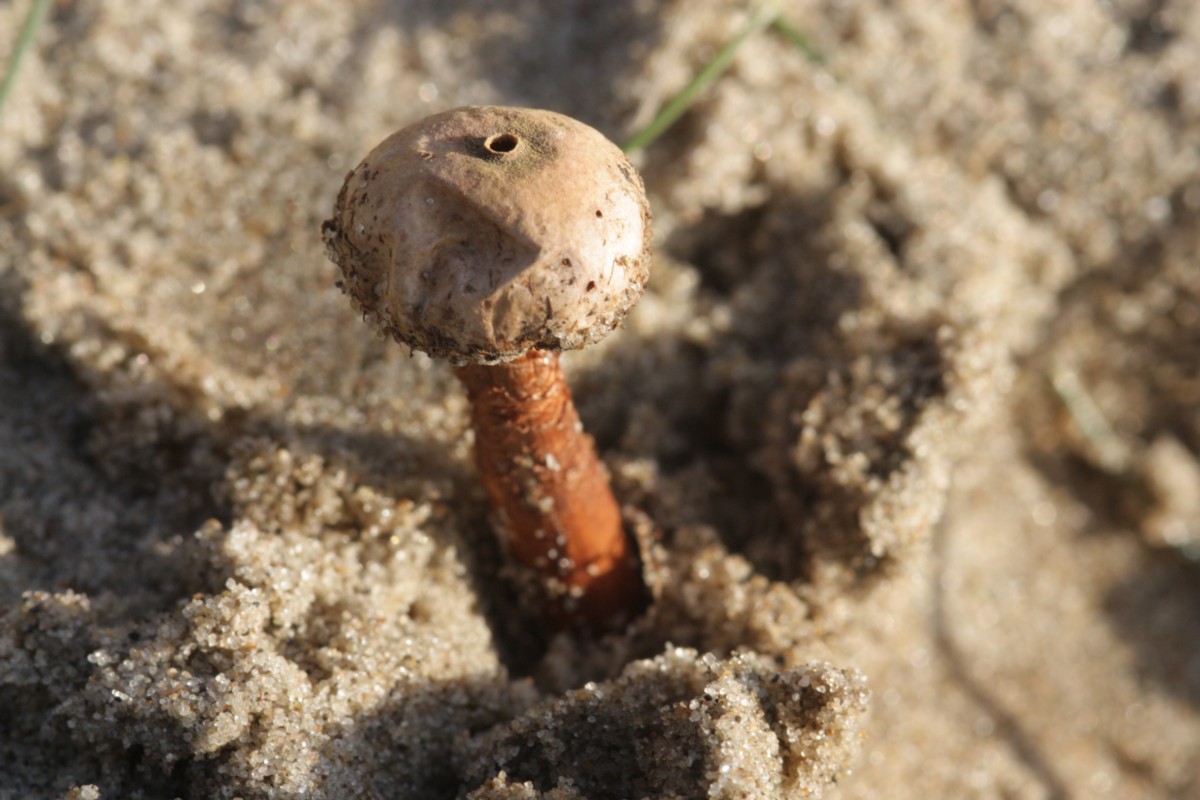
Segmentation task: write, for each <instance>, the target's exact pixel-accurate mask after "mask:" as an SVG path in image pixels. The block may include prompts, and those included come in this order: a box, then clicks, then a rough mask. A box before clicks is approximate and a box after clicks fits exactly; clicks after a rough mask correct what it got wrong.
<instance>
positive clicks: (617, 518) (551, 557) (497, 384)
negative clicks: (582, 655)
mask: <svg viewBox="0 0 1200 800" xmlns="http://www.w3.org/2000/svg"><path fill="white" fill-rule="evenodd" d="M456 373H457V375H458V377H459V379H460V380H461V381H462V383H463V385H464V386H465V387H466V390H467V396H468V399H469V400H470V403H471V424H472V427H473V428H474V430H475V462H476V464H477V466H478V469H479V474H480V476H481V477H482V480H483V485H484V488H485V490H486V492H487V496H488V500H489V502H490V504H491V507H492V510H493V511H494V513H495V515H496V517H497V519H498V520H499V524H500V529H501V531H502V535H503V537H504V540H505V542H506V544H507V547H508V550H509V553H510V554H511V556H512V558H513V559H514V560H515V561H517V562H518V563H520V564H522V565H524V566H526V567H528V568H529V569H531V570H533V572H534V573H535V574H536V575H538V576H540V578H541V581H540V583H541V584H542V589H543V591H544V592H545V593H546V594H547V595H548V596H549V598H550V600H551V603H552V616H553V617H554V618H555V619H556V621H558V622H559V623H560V624H565V625H568V626H573V627H578V626H580V625H582V626H584V627H588V628H592V629H605V628H611V627H613V626H614V625H615V624H618V623H621V622H624V621H627V620H628V619H629V617H630V616H631V615H633V614H634V613H636V612H638V611H640V610H641V608H642V606H643V605H644V602H645V601H644V591H643V586H642V580H641V575H640V572H639V567H638V562H637V559H636V557H635V555H634V550H633V547H632V546H631V545H630V542H629V539H628V537H627V535H626V533H625V529H624V526H623V525H622V524H621V511H620V507H619V506H618V505H617V501H616V498H615V497H613V493H612V489H611V488H610V487H609V483H608V474H607V471H606V470H605V468H604V465H603V463H602V462H601V461H600V459H599V457H598V456H597V455H596V449H595V446H594V444H593V441H592V438H591V437H590V436H588V435H587V434H586V433H584V432H583V426H582V425H581V424H580V421H579V414H578V413H577V412H576V410H575V404H574V402H573V401H572V399H571V390H570V389H569V388H568V387H567V383H566V381H565V380H564V378H563V373H562V370H561V369H560V368H559V363H558V353H553V352H548V351H545V350H536V349H535V350H530V351H529V352H528V353H526V354H525V355H524V356H521V357H520V358H517V359H515V360H513V361H509V362H506V363H502V364H495V365H482V364H470V365H467V366H462V367H458V368H457V369H456Z"/></svg>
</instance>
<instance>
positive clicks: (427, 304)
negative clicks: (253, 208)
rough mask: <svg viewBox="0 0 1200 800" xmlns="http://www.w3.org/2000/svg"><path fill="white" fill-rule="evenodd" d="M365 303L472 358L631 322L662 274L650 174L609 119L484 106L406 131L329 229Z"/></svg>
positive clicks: (510, 353)
mask: <svg viewBox="0 0 1200 800" xmlns="http://www.w3.org/2000/svg"><path fill="white" fill-rule="evenodd" d="M322 233H323V236H324V240H325V244H326V250H327V253H328V255H329V257H330V259H331V260H333V261H334V262H335V263H336V264H337V265H338V266H339V267H340V268H341V271H342V275H343V277H344V281H343V282H342V283H341V284H340V285H341V286H342V288H343V289H344V290H345V291H346V293H347V294H349V295H350V298H351V300H352V302H353V303H354V304H355V306H356V307H357V308H359V310H361V311H362V313H363V314H364V316H365V317H366V318H367V319H368V320H371V321H373V322H374V323H375V324H377V325H378V326H379V327H380V328H381V329H382V330H383V331H384V332H386V333H388V334H390V335H391V336H393V337H394V338H395V339H397V340H398V341H400V342H402V343H404V344H407V345H408V346H410V347H411V348H413V349H415V350H422V351H424V352H426V353H428V354H429V355H431V356H434V357H437V358H446V359H449V360H451V361H452V362H454V363H457V364H463V363H471V362H473V363H495V362H499V361H508V360H511V359H514V358H517V357H518V356H520V355H522V354H523V353H525V352H526V351H528V350H530V349H532V348H541V349H547V350H569V349H574V348H579V347H584V346H586V345H588V344H591V343H592V342H595V341H597V340H599V339H601V338H603V337H604V336H605V335H607V334H608V332H609V331H611V330H613V329H614V328H616V327H617V326H618V325H619V324H620V323H621V320H622V319H623V318H624V316H625V313H626V312H627V311H628V310H629V309H630V307H631V306H633V304H634V303H635V302H637V299H638V298H639V297H640V296H641V294H642V289H643V287H644V286H645V283H646V280H647V277H648V268H649V263H650V258H649V241H650V212H649V204H648V203H647V202H646V196H645V190H644V188H643V186H642V180H641V177H640V176H639V175H638V174H637V171H636V170H634V168H633V166H632V165H631V164H630V163H629V160H628V159H627V158H625V155H624V153H622V152H621V151H620V149H618V148H617V146H616V145H614V144H613V143H612V142H610V141H609V140H608V139H606V138H605V137H604V136H603V135H602V134H601V133H599V132H598V131H596V130H595V129H593V128H591V127H589V126H587V125H584V124H583V123H581V122H578V121H576V120H574V119H571V118H570V117H565V116H563V115H561V114H556V113H554V112H551V111H539V110H533V109H525V108H503V107H492V106H468V107H464V108H457V109H454V110H452V111H447V112H445V113H442V114H437V115H435V116H432V117H427V118H425V119H423V120H421V121H420V122H418V123H416V124H414V125H411V126H409V127H407V128H403V129H402V130H400V131H398V132H396V133H394V134H392V135H391V136H390V137H388V138H387V139H385V140H384V141H383V142H382V143H381V144H380V145H379V146H378V147H376V148H375V149H374V150H372V151H371V152H370V154H368V155H367V157H366V158H365V159H364V160H363V162H362V163H361V164H359V165H358V166H357V167H356V168H355V169H354V171H353V172H351V173H350V174H349V175H348V176H347V177H346V182H345V184H344V185H343V186H342V190H341V193H340V194H339V195H338V199H337V204H336V206H335V208H334V214H333V218H332V219H330V220H328V221H327V222H326V223H325V224H324V226H323V227H322Z"/></svg>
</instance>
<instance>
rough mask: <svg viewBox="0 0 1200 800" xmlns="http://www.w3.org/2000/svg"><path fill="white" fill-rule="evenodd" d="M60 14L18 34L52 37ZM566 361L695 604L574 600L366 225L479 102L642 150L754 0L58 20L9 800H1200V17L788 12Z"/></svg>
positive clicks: (10, 540)
mask: <svg viewBox="0 0 1200 800" xmlns="http://www.w3.org/2000/svg"><path fill="white" fill-rule="evenodd" d="M26 7H27V4H26V3H24V2H15V3H14V2H9V3H3V4H0V41H3V42H4V43H5V44H7V43H8V42H9V41H11V40H12V39H13V38H14V37H15V32H16V30H17V28H18V26H19V23H20V20H21V19H22V18H23V15H24V13H25V11H26ZM784 9H785V17H786V19H787V21H788V22H789V23H790V24H791V25H792V26H793V27H795V28H796V29H798V30H800V31H803V32H804V33H805V34H806V35H807V36H808V37H809V38H810V39H811V42H812V45H813V48H814V49H815V52H816V54H817V55H819V58H814V57H813V55H812V54H811V53H810V54H806V53H805V52H803V51H802V50H801V49H799V48H797V47H796V46H795V44H794V43H793V42H790V41H789V40H788V39H787V38H786V37H784V36H782V35H779V33H777V32H767V33H764V34H762V35H760V36H758V37H756V38H755V39H754V40H753V41H752V42H750V43H749V44H748V45H747V46H746V47H745V48H743V50H742V52H741V54H740V55H739V56H738V58H737V60H736V62H735V64H734V66H733V67H732V69H731V70H730V72H729V73H728V74H727V75H725V76H724V77H723V78H722V79H721V80H720V81H719V82H718V83H717V84H716V85H715V86H714V87H713V88H712V89H711V90H709V91H708V92H706V93H705V94H704V95H703V96H702V97H701V99H700V101H699V102H698V103H697V104H696V105H695V106H694V107H693V108H692V109H691V110H690V111H689V112H688V113H687V114H686V115H685V116H684V117H683V118H682V119H681V120H680V122H679V123H678V124H677V125H676V126H674V127H673V128H671V129H670V131H668V133H667V134H666V136H664V137H663V138H662V139H660V140H658V141H657V142H655V143H654V144H652V145H651V146H650V147H649V148H648V149H646V150H644V151H641V152H638V153H636V154H635V155H634V159H635V162H636V163H637V165H638V167H639V168H640V169H641V170H642V172H643V175H644V177H645V180H646V184H647V188H648V190H649V192H650V195H651V200H652V204H653V209H654V215H655V232H656V237H655V259H656V260H655V266H654V272H653V275H652V278H651V284H650V287H649V289H648V292H647V295H646V297H645V298H644V299H643V301H642V302H641V304H640V305H639V306H638V307H637V308H636V309H635V311H634V312H633V314H632V315H631V317H630V318H629V320H628V322H627V325H626V327H625V329H624V330H623V331H620V332H618V333H617V334H615V335H614V336H612V337H610V338H609V339H607V340H606V341H605V342H603V343H601V344H600V345H598V346H596V347H594V348H591V349H589V350H587V351H585V352H580V353H574V354H571V355H568V356H567V357H565V358H564V365H565V367H566V369H567V370H568V376H569V378H570V380H571V383H572V386H573V390H574V392H575V394H576V397H577V400H578V401H579V405H580V412H581V415H582V417H583V419H584V422H585V424H586V426H587V428H588V430H589V431H590V432H591V433H592V434H593V435H594V436H595V437H596V439H597V442H598V445H599V447H600V449H601V452H602V454H603V456H604V458H605V460H606V462H607V464H608V467H609V469H610V471H611V473H612V475H613V480H614V485H615V488H616V491H617V494H618V495H619V498H620V500H621V501H622V502H623V503H624V504H626V506H627V509H628V513H629V518H630V521H631V525H633V526H634V527H636V528H637V529H638V530H639V531H640V533H641V535H642V545H643V555H644V557H645V560H646V562H647V569H648V574H649V579H650V581H651V582H652V584H653V587H654V591H655V596H656V600H655V602H654V604H653V605H652V607H651V608H650V610H649V611H648V612H647V614H646V615H645V617H643V618H642V619H640V620H638V621H637V622H636V623H635V624H634V625H633V626H632V627H631V628H630V629H629V630H628V631H624V632H622V633H621V634H618V635H612V636H608V637H604V638H600V639H590V640H588V639H584V640H581V639H578V638H571V637H568V636H557V637H554V636H550V635H549V634H547V633H546V631H545V630H544V627H545V626H544V625H542V624H541V623H540V621H539V620H538V618H537V614H536V610H531V609H526V608H522V607H521V605H520V603H519V602H518V600H517V598H516V594H515V592H514V591H513V590H512V588H511V586H512V583H511V581H510V580H509V577H510V576H509V575H508V574H507V569H506V568H505V567H504V566H503V564H504V560H503V557H502V554H501V552H500V549H499V545H498V544H497V543H496V540H495V537H494V536H493V535H492V533H491V530H490V527H489V522H488V519H487V510H486V504H485V501H484V498H483V495H482V492H481V490H480V488H479V487H478V485H477V482H476V480H475V478H474V475H473V469H472V466H471V460H470V448H471V443H470V436H469V435H468V432H467V423H466V408H465V400H464V398H463V396H462V392H461V389H460V387H459V386H458V385H457V383H456V382H455V381H454V378H453V376H452V374H451V372H450V370H449V368H448V367H447V366H446V365H445V364H442V363H438V362H435V361H432V360H430V359H427V358H425V357H423V356H420V355H417V356H414V357H410V356H409V355H408V354H407V353H406V352H404V351H403V350H402V349H401V348H399V347H397V346H396V345H394V344H392V343H388V342H383V341H380V340H378V339H376V338H374V337H373V336H372V335H371V333H370V332H369V331H368V330H367V328H366V327H365V326H363V325H362V324H361V322H360V321H359V320H357V319H356V318H355V315H354V313H353V312H352V311H351V309H350V307H349V304H348V303H347V302H346V300H345V298H344V297H342V296H341V295H340V294H339V293H338V292H337V291H336V289H335V288H334V281H335V277H336V274H335V268H334V267H333V265H332V264H330V263H329V262H328V261H327V260H326V259H325V257H324V254H323V252H322V246H321V242H320V235H319V227H320V223H321V221H322V220H323V219H325V218H326V217H327V216H328V214H329V212H330V210H331V208H332V203H333V200H334V197H335V196H336V193H337V190H338V188H339V186H340V184H341V181H342V178H343V176H344V175H345V174H346V172H347V171H348V170H349V169H350V168H351V167H353V166H354V164H355V163H357V161H358V160H359V159H360V158H361V157H362V156H363V155H364V154H365V153H366V152H367V150H369V149H370V148H371V147H372V146H373V145H374V144H375V143H376V142H378V141H379V140H380V139H382V138H383V137H384V136H386V135H387V134H389V133H390V132H391V131H393V130H395V129H396V128H399V127H401V126H402V125H405V124H407V123H409V122H412V121H414V120H416V119H418V118H420V117H422V116H424V115H426V114H429V113H433V112H435V111H440V110H444V109H447V108H451V107H454V106H458V105H463V104H476V103H500V104H508V105H526V106H534V107H543V108H550V109H553V110H556V111H561V112H564V113H568V114H571V115H573V116H576V117H578V118H580V119H582V120H584V121H586V122H588V123H589V124H592V125H595V126H596V127H598V128H600V129H601V130H602V131H604V132H605V133H606V134H608V135H609V136H611V137H612V138H613V139H615V140H618V141H620V140H622V139H624V138H625V137H627V136H629V135H630V134H631V133H633V132H634V131H636V130H637V129H638V128H640V127H641V126H642V125H644V124H645V123H647V122H648V121H649V120H650V119H651V118H652V117H653V115H654V113H655V111H656V110H657V109H658V108H659V107H661V105H662V104H663V103H664V102H665V101H666V100H668V99H669V98H670V97H671V96H672V95H673V94H674V93H675V92H676V91H678V90H679V89H680V88H681V87H682V86H683V85H684V84H685V83H686V82H687V81H688V80H689V78H690V77H691V76H692V75H693V74H694V73H695V72H696V70H698V69H699V68H700V67H701V66H702V65H703V64H704V63H705V62H706V60H707V59H708V58H709V57H711V55H712V54H713V53H714V52H715V50H716V49H717V48H718V47H720V45H721V44H722V43H723V42H724V41H726V40H727V39H728V37H729V36H730V35H731V34H732V33H733V32H734V31H736V30H737V28H738V27H739V26H740V25H741V24H742V22H743V21H744V20H745V18H746V14H747V8H746V7H745V6H744V4H742V3H733V2H713V1H712V0H704V1H703V2H697V1H696V0H689V1H688V2H682V0H679V1H677V2H663V3H657V4H656V3H653V2H647V1H646V0H616V1H615V2H609V3H603V4H601V3H589V2H582V0H569V1H568V2H557V3H552V4H551V3H534V2H521V1H520V0H494V1H493V0H470V1H468V0H462V1H461V2H445V1H444V0H443V1H435V0H414V1H413V2H393V3H390V4H389V3H379V2H345V3H344V2H333V0H320V1H318V2H305V3H299V2H297V3H279V4H275V3H268V2H253V1H252V0H245V1H244V2H239V1H236V0H226V1H224V2H223V1H222V0H207V1H205V0H181V1H180V2H174V3H169V4H164V3H154V2H148V1H141V2H139V0H119V1H113V2H106V3H101V2H87V1H84V0H80V1H78V2H75V1H72V0H66V1H63V2H57V3H55V4H54V5H53V9H52V12H51V16H50V18H49V20H48V24H47V25H46V27H45V28H44V29H43V30H42V31H41V33H40V35H39V37H38V40H37V45H36V47H35V49H34V51H33V52H32V53H31V57H30V59H29V61H28V62H27V64H26V67H25V71H24V72H23V74H22V75H21V82H20V85H19V86H18V89H17V92H16V93H15V95H14V96H13V97H12V99H11V102H10V103H9V105H8V107H7V108H6V109H5V111H4V115H3V117H2V118H0V254H2V256H0V798H5V799H7V798H26V797H29V798H53V797H60V796H64V795H67V796H72V797H81V798H82V797H96V796H103V797H114V798H116V797H120V798H138V797H144V798H162V797H175V796H178V797H195V798H200V797H203V798H209V797H213V798H232V797H245V798H260V797H281V798H282V797H289V798H291V797H308V798H325V797H330V798H333V797H379V798H439V797H440V798H452V797H464V798H465V797H470V798H475V799H476V800H483V799H484V798H537V797H542V798H556V799H558V800H568V799H570V798H590V799H592V800H597V799H598V798H609V797H612V798H618V797H621V798H640V797H656V798H657V797H662V798H666V797H678V798H684V797H687V798H690V797H711V798H751V797H762V798H773V797H802V796H816V795H822V794H823V795H824V796H825V797H827V798H828V797H833V798H847V799H848V798H877V797H888V798H900V799H901V800H903V798H961V797H980V798H1075V797H1111V798H1189V797H1197V796H1200V563H1198V559H1200V460H1198V455H1197V454H1200V377H1198V375H1200V267H1198V266H1197V253H1200V150H1198V149H1197V142H1200V5H1197V4H1195V3H1192V2H1190V0H1157V1H1152V0H1144V1H1139V0H1113V1H1112V2H1107V3H1097V2H1092V0H1056V2H1053V3H1046V2H1040V1H1036V2H1035V0H1019V1H1018V2H1010V3H1002V2H999V1H998V0H997V1H996V2H991V1H990V0H975V1H974V2H944V3H928V2H924V0H898V1H893V2H885V0H875V1H874V2H872V0H863V2H856V3H844V2H834V1H833V0H829V1H828V2H820V0H814V2H799V1H797V2H790V3H786V4H785V5H784Z"/></svg>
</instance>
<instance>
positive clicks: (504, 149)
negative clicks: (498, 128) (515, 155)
mask: <svg viewBox="0 0 1200 800" xmlns="http://www.w3.org/2000/svg"><path fill="white" fill-rule="evenodd" d="M520 143H521V140H520V139H518V138H517V137H516V136H515V135H513V134H511V133H493V134H492V135H491V136H489V137H488V138H487V139H485V140H484V142H483V146H484V148H485V149H486V150H487V151H488V152H489V153H501V154H503V153H511V152H512V151H513V150H516V149H517V145H519V144H520Z"/></svg>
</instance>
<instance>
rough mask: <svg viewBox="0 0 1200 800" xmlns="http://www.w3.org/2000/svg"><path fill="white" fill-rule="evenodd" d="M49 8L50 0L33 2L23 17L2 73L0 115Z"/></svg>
mask: <svg viewBox="0 0 1200 800" xmlns="http://www.w3.org/2000/svg"><path fill="white" fill-rule="evenodd" d="M49 8H50V0H33V4H32V5H31V6H30V7H29V13H28V14H26V15H25V22H24V24H23V25H21V32H20V33H18V34H17V41H16V42H15V43H14V44H13V50H12V53H11V54H10V55H9V57H8V69H7V70H5V72H4V80H3V81H2V82H0V113H3V112H4V103H5V101H6V100H8V96H9V95H10V94H12V90H13V86H15V85H16V83H17V73H18V72H20V71H21V62H22V61H24V60H25V53H26V52H27V51H28V50H29V46H30V45H31V44H33V39H34V37H35V36H37V32H38V29H39V28H41V27H42V22H43V21H44V20H45V19H46V11H47V9H49Z"/></svg>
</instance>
